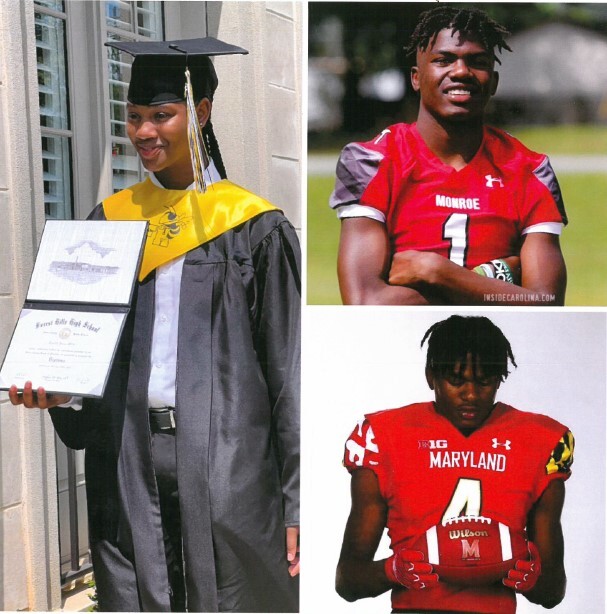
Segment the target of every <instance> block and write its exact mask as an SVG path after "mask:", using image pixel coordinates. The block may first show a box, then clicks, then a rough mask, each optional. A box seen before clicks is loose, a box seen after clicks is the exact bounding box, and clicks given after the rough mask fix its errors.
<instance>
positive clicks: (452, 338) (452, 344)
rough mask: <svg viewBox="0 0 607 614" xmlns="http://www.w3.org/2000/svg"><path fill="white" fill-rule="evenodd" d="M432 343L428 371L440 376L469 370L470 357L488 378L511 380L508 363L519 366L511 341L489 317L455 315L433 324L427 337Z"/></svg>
mask: <svg viewBox="0 0 607 614" xmlns="http://www.w3.org/2000/svg"><path fill="white" fill-rule="evenodd" d="M426 339H427V340H428V355H427V358H426V369H428V370H430V371H431V372H432V373H434V374H435V375H438V376H443V377H444V376H447V375H450V374H452V373H453V372H454V369H455V365H456V364H459V365H460V371H464V370H465V368H466V362H467V358H468V354H470V356H471V359H472V365H473V366H474V368H475V371H476V367H477V366H480V367H481V368H482V371H483V374H484V376H497V377H499V378H500V380H501V381H504V380H505V379H506V378H507V377H508V373H509V371H508V361H510V362H511V363H512V365H513V366H515V367H516V362H515V361H514V354H513V353H512V348H511V347H510V342H509V341H508V339H506V337H505V336H504V333H502V331H501V330H500V328H499V327H497V326H496V325H495V324H494V323H493V322H492V321H491V320H489V318H485V317H483V316H451V317H450V318H447V319H446V320H443V321H441V322H437V323H436V324H433V325H432V326H431V327H430V328H429V329H428V330H427V331H426V334H425V335H424V338H423V339H422V342H421V345H422V346H423V345H424V342H425V341H426Z"/></svg>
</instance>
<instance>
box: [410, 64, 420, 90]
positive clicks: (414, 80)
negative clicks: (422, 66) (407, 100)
mask: <svg viewBox="0 0 607 614" xmlns="http://www.w3.org/2000/svg"><path fill="white" fill-rule="evenodd" d="M411 87H413V91H414V92H419V69H418V68H417V66H412V67H411Z"/></svg>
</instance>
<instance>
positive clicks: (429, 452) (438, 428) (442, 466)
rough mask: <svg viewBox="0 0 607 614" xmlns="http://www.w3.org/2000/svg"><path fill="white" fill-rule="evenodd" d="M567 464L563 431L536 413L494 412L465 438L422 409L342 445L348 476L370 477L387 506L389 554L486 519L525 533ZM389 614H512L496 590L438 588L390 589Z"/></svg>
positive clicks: (369, 420)
mask: <svg viewBox="0 0 607 614" xmlns="http://www.w3.org/2000/svg"><path fill="white" fill-rule="evenodd" d="M572 462H573V436H572V435H571V432H570V431H568V429H567V427H565V426H563V425H562V424H560V423H558V422H557V421H556V420H553V419H552V418H549V417H547V416H544V415H541V414H534V413H529V412H522V411H519V410H517V409H514V408H513V407H510V406H508V405H504V404H503V403H497V404H496V406H495V408H494V410H493V412H492V413H491V415H490V416H489V418H488V419H487V420H486V422H485V423H484V424H483V426H482V427H481V428H479V429H477V430H476V431H474V432H473V433H472V434H471V435H469V436H468V437H466V436H464V435H463V434H462V433H460V432H459V431H458V430H457V429H456V428H455V427H454V426H453V425H452V424H451V422H449V420H447V419H446V418H445V417H443V416H441V415H439V414H437V413H436V411H435V410H434V404H433V403H419V404H415V405H409V406H407V407H403V408H400V409H394V410H388V411H384V412H379V413H376V414H369V415H367V416H366V419H365V420H364V422H361V423H359V425H358V426H357V428H355V429H354V431H353V433H352V435H351V436H350V438H349V439H348V440H347V442H346V450H345V459H344V464H345V466H346V468H347V469H348V470H349V471H353V470H356V469H358V468H363V467H364V468H367V469H371V470H372V471H373V472H374V473H375V474H376V476H377V478H378V482H379V488H380V491H381V494H382V496H383V498H384V499H385V501H386V503H387V505H388V518H387V523H386V524H387V527H388V534H389V537H390V542H391V547H392V549H395V548H396V547H401V546H402V547H407V548H410V547H411V545H412V544H413V543H414V542H415V541H416V539H417V538H418V537H419V536H420V535H422V534H423V533H424V532H425V531H426V530H427V529H428V528H430V527H432V526H434V525H436V524H439V523H440V522H441V521H442V520H443V519H447V518H451V517H457V516H461V515H465V514H471V515H483V516H488V517H490V518H493V519H495V520H498V521H500V522H502V523H504V524H506V525H508V526H509V527H511V528H512V529H515V530H523V529H524V528H525V526H526V522H527V516H528V514H529V511H530V510H531V507H532V506H533V504H534V503H535V502H536V501H537V500H538V498H539V497H540V496H541V494H542V493H543V492H544V489H545V488H546V487H547V485H548V484H549V482H550V481H551V480H555V479H556V480H559V479H560V480H566V479H567V478H568V477H569V475H570V467H571V463H572ZM392 605H393V607H394V608H399V609H403V608H426V609H433V608H434V609H443V610H452V611H461V612H487V613H493V614H495V612H500V614H508V613H510V612H514V611H515V609H516V600H515V596H514V592H513V591H512V590H510V589H508V588H506V587H505V586H502V585H500V584H496V585H492V586H488V587H472V588H466V587H461V586H455V585H449V584H446V583H439V585H438V587H437V588H433V589H431V590H427V591H424V590H422V591H407V590H405V589H403V590H397V589H395V590H393V591H392Z"/></svg>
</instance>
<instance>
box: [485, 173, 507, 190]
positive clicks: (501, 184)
mask: <svg viewBox="0 0 607 614" xmlns="http://www.w3.org/2000/svg"><path fill="white" fill-rule="evenodd" d="M485 179H486V180H487V183H486V184H485V185H486V186H487V187H488V188H492V187H493V184H494V183H497V184H498V185H499V187H500V188H503V187H504V182H503V181H502V180H501V178H500V177H492V176H491V175H485Z"/></svg>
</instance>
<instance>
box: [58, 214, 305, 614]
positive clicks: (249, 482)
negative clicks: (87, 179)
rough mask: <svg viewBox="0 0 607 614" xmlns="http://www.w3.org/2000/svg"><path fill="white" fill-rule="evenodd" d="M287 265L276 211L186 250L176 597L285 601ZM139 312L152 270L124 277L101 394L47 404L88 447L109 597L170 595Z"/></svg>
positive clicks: (146, 314)
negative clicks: (128, 283) (121, 325)
mask: <svg viewBox="0 0 607 614" xmlns="http://www.w3.org/2000/svg"><path fill="white" fill-rule="evenodd" d="M91 217H92V218H93V219H103V212H102V209H101V208H100V207H98V208H97V209H96V210H95V211H94V212H93V214H92V216H91ZM299 271H300V255H299V245H298V241H297V236H296V234H295V231H294V230H293V228H292V226H291V225H290V224H289V222H288V221H287V220H286V219H285V218H284V216H283V215H282V214H281V213H280V212H277V211H270V212H267V213H262V214H260V215H258V216H257V217H255V218H253V219H251V220H249V221H247V222H245V223H244V224H242V225H240V226H238V227H237V228H235V229H233V230H230V231H228V232H226V233H224V234H223V235H221V236H220V237H218V238H216V239H214V240H213V241H211V242H209V243H207V244H205V245H202V246H200V247H198V248H196V249H194V250H192V251H191V252H189V253H188V254H187V256H186V259H185V263H184V267H183V275H182V280H181V299H180V312H179V337H178V358H177V365H178V366H177V385H176V416H177V431H176V449H177V473H178V483H179V498H180V510H181V526H182V535H183V550H184V551H183V557H184V563H185V570H186V572H185V573H186V588H187V603H188V610H189V611H202V612H216V611H234V612H292V611H297V610H298V582H297V579H293V578H290V577H289V575H288V572H287V567H288V564H287V561H286V552H285V550H286V548H285V526H295V525H299V501H298V500H299V379H300V308H301V303H300V273H299ZM153 313H154V275H153V274H152V275H150V276H148V278H146V279H145V280H144V281H143V282H142V283H140V284H138V287H137V289H136V296H135V301H134V306H133V308H132V310H131V313H130V315H129V318H128V321H127V325H126V328H125V332H124V334H123V337H122V340H121V344H120V348H119V352H118V355H117V357H116V360H115V362H114V365H113V367H112V372H111V375H110V380H109V383H108V387H107V389H106V393H105V395H104V397H103V399H101V400H99V401H93V400H88V399H87V400H85V404H84V407H83V409H82V410H81V411H74V410H72V409H63V408H54V409H53V410H51V412H50V413H51V417H52V419H53V422H54V425H55V428H56V430H57V432H58V434H59V436H60V437H61V439H62V440H63V441H64V442H65V443H66V445H68V446H69V447H73V448H78V449H79V448H85V449H86V456H85V472H86V479H87V500H88V510H89V525H90V539H91V552H92V557H93V565H94V570H95V578H96V583H97V592H98V597H99V605H100V608H101V609H102V610H107V611H139V610H143V611H169V610H170V601H169V583H168V578H167V569H166V561H165V555H164V545H163V537H162V527H161V521H160V508H159V502H158V493H157V488H156V482H155V476H154V472H153V467H152V460H151V451H150V431H149V423H148V403H147V384H148V379H149V372H150V343H151V336H152V326H153Z"/></svg>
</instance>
